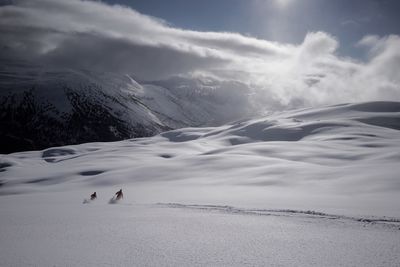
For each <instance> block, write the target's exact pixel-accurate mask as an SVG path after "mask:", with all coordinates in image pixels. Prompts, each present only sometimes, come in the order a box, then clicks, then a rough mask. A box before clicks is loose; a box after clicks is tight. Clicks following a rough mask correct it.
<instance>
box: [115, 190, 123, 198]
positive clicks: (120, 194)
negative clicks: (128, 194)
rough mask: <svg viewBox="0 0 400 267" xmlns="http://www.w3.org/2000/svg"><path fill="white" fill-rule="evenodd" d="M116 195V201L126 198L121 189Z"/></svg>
mask: <svg viewBox="0 0 400 267" xmlns="http://www.w3.org/2000/svg"><path fill="white" fill-rule="evenodd" d="M115 195H116V197H115V199H116V200H120V199H121V198H124V194H123V193H122V189H120V190H119V191H118V192H117V193H115Z"/></svg>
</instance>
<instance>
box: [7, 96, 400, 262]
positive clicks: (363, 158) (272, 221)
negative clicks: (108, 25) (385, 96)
mask: <svg viewBox="0 0 400 267" xmlns="http://www.w3.org/2000/svg"><path fill="white" fill-rule="evenodd" d="M399 120H400V103H397V102H370V103H361V104H345V105H339V106H333V107H325V108H319V109H304V110H297V111H290V112H285V113H277V114H274V115H271V116H268V117H263V118H259V119H255V120H249V121H239V122H236V123H232V124H229V125H224V126H221V127H208V128H185V129H180V130H174V131H168V132H164V133H162V134H160V135H158V136H154V137H148V138H138V139H131V140H126V141H119V142H109V143H87V144H82V145H73V146H64V147H54V148H49V149H45V150H43V151H31V152H20V153H14V154H8V155H1V158H0V200H1V201H0V211H1V216H0V247H1V249H0V258H1V259H2V262H1V265H2V266H29V265H32V266H71V265H73V266H246V265H248V266H398V265H399V262H400V258H399V255H400V242H399V240H400V208H399V206H398V203H400V176H399V173H400V164H399V160H400V132H399V128H400V127H399V126H400V122H399ZM120 188H122V189H123V192H124V199H123V200H122V201H121V202H119V203H116V204H114V205H110V204H109V203H110V202H109V199H110V198H111V197H112V196H113V194H115V192H116V191H117V190H119V189H120ZM93 191H96V192H97V196H98V199H97V200H95V201H92V202H88V201H85V203H87V202H88V203H89V204H82V202H83V200H84V199H86V198H88V197H89V195H90V194H91V193H93ZM112 203H114V202H112ZM38 244H40V245H38Z"/></svg>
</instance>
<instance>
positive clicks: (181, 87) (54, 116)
mask: <svg viewBox="0 0 400 267" xmlns="http://www.w3.org/2000/svg"><path fill="white" fill-rule="evenodd" d="M4 63H5V64H2V65H1V66H0V125H1V131H0V140H1V141H0V144H1V145H0V147H1V150H0V153H11V152H15V151H25V150H37V149H43V148H46V147H49V146H59V145H66V144H78V143H86V142H96V141H117V140H123V139H128V138H134V137H146V136H152V135H155V134H157V133H160V132H163V131H166V130H171V129H177V128H182V127H188V126H205V125H220V124H223V123H226V122H228V121H231V120H236V119H238V118H241V117H243V116H247V115H250V114H254V113H255V109H253V110H251V109H250V108H249V107H250V106H251V105H249V104H248V101H250V100H249V95H250V94H249V92H248V91H246V90H245V89H242V86H241V85H240V84H238V83H232V82H221V81H216V80H213V79H209V78H207V79H205V78H204V79H200V78H199V79H187V78H186V79H185V78H180V77H175V78H170V79H168V80H166V81H154V82H142V83H141V84H139V83H138V82H136V81H135V80H134V79H133V78H132V77H131V76H129V75H119V74H112V73H96V72H90V71H87V70H75V69H74V70H72V69H57V68H46V67H43V66H36V65H33V64H31V63H27V62H21V61H5V62H4ZM224 90H236V92H237V94H233V95H232V94H230V95H231V96H230V97H226V96H225V95H226V94H224ZM240 107H242V108H240Z"/></svg>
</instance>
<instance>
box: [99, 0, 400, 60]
mask: <svg viewBox="0 0 400 267" xmlns="http://www.w3.org/2000/svg"><path fill="white" fill-rule="evenodd" d="M105 2H108V3H111V4H122V5H126V6H129V7H131V8H133V9H136V10H137V11H139V12H141V13H144V14H147V15H151V16H154V17H158V18H161V19H163V20H165V21H167V22H168V23H170V24H171V25H173V26H174V27H179V28H184V29H192V30H199V31H218V32H219V31H229V32H239V33H242V34H245V35H251V36H254V37H257V38H262V39H267V40H271V41H278V42H288V43H295V44H297V43H301V42H302V41H303V39H304V37H305V36H306V34H307V32H310V31H325V32H328V33H330V34H332V35H334V36H335V37H337V38H338V39H339V40H340V43H341V47H340V48H339V53H340V54H342V55H347V56H352V57H362V56H363V50H362V49H360V48H357V47H355V44H356V43H357V42H358V41H359V40H360V39H361V38H362V37H363V36H365V35H369V34H373V35H379V36H384V35H389V34H400V16H399V13H400V1H397V0H334V1H332V0H201V1H197V0H168V1H166V0H145V1H144V0H106V1H105Z"/></svg>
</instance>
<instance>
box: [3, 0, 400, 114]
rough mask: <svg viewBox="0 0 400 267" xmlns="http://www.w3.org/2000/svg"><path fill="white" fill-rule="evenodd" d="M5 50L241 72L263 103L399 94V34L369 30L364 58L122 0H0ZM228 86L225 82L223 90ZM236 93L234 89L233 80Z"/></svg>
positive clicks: (52, 60)
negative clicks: (186, 24) (7, 0)
mask: <svg viewBox="0 0 400 267" xmlns="http://www.w3.org/2000/svg"><path fill="white" fill-rule="evenodd" d="M0 17H1V20H0V31H1V37H0V38H1V39H0V45H1V47H3V49H2V50H1V51H2V52H0V57H2V58H12V59H23V60H32V61H35V62H40V63H43V64H48V65H52V64H53V65H57V66H63V67H73V68H87V69H93V70H98V71H112V72H120V73H129V74H133V75H134V76H135V77H137V78H138V79H141V80H161V79H167V78H169V77H172V76H178V75H179V76H183V77H196V76H197V75H201V76H202V77H204V76H210V77H214V78H216V79H217V80H221V81H223V80H226V81H232V82H235V81H239V82H240V84H243V85H244V86H247V88H244V89H246V90H244V91H245V92H248V90H250V89H251V90H252V91H254V94H253V95H254V101H255V102H253V104H257V105H258V106H260V107H266V108H267V109H275V108H287V107H298V106H306V105H322V104H335V103H339V102H354V101H368V100H400V78H399V77H400V75H399V74H400V73H399V69H400V52H399V51H400V37H399V36H395V35H393V36H388V37H383V38H380V37H378V36H366V37H365V38H363V39H362V40H361V41H360V42H359V44H358V45H359V46H364V47H367V49H368V51H369V54H370V58H369V59H368V62H359V61H356V60H353V59H350V58H342V57H340V56H338V55H337V54H336V50H337V48H338V46H339V41H338V40H336V39H335V38H334V37H332V36H331V35H329V34H327V33H324V32H312V33H309V34H307V36H305V39H304V41H303V43H301V44H297V45H293V44H282V43H276V42H270V41H267V40H261V39H256V38H252V37H247V36H243V35H240V34H237V33H220V32H197V31H189V30H184V29H178V28H173V27H171V26H169V25H167V24H166V23H164V22H163V21H161V20H159V19H156V18H153V17H150V16H146V15H143V14H140V13H138V12H137V11H135V10H132V9H130V8H128V7H123V6H118V5H114V6H110V5H106V4H104V3H101V2H94V1H78V0H69V1H63V0H35V1H30V0H17V1H13V4H12V5H6V6H1V7H0ZM226 91H227V90H225V92H226ZM232 92H235V93H236V94H237V90H232Z"/></svg>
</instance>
